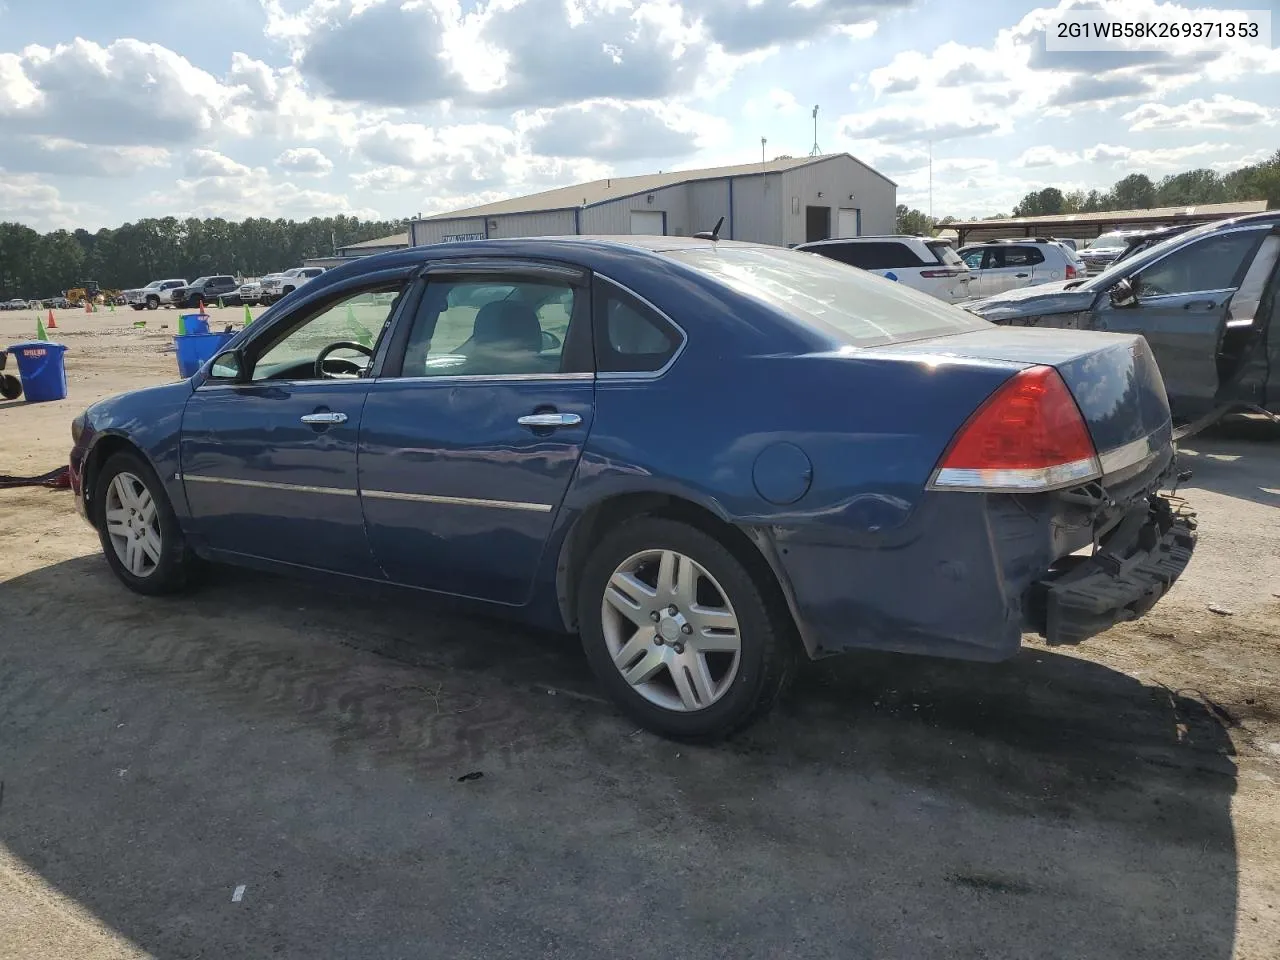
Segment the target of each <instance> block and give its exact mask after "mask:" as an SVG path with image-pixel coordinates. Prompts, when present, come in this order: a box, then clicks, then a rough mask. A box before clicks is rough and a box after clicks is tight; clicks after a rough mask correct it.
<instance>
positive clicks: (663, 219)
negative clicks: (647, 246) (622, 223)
mask: <svg viewBox="0 0 1280 960" xmlns="http://www.w3.org/2000/svg"><path fill="white" fill-rule="evenodd" d="M631 232H632V233H638V234H641V235H643V236H648V237H662V236H666V233H667V215H666V214H665V213H663V212H662V211H661V210H632V211H631Z"/></svg>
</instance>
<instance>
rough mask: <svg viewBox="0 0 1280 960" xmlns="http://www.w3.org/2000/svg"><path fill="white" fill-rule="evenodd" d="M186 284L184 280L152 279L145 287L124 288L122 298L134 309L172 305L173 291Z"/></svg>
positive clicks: (155, 308) (154, 308) (153, 308)
mask: <svg viewBox="0 0 1280 960" xmlns="http://www.w3.org/2000/svg"><path fill="white" fill-rule="evenodd" d="M186 285H187V281H185V280H177V279H174V280H152V281H151V282H150V283H148V284H147V285H146V286H145V287H139V288H138V289H136V290H125V291H123V293H124V299H125V302H126V303H127V304H129V306H131V307H133V309H135V310H157V309H159V308H160V307H162V306H165V307H168V306H172V305H173V292H174V291H175V290H178V289H180V288H182V287H185V286H186Z"/></svg>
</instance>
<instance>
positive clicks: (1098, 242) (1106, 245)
mask: <svg viewBox="0 0 1280 960" xmlns="http://www.w3.org/2000/svg"><path fill="white" fill-rule="evenodd" d="M1125 238H1126V234H1123V233H1120V232H1118V231H1112V232H1111V233H1104V234H1103V235H1102V236H1100V237H1094V238H1093V239H1092V240H1090V241H1089V242H1088V243H1087V244H1085V249H1086V250H1118V249H1124V246H1125V243H1126V242H1127V241H1126V239H1125Z"/></svg>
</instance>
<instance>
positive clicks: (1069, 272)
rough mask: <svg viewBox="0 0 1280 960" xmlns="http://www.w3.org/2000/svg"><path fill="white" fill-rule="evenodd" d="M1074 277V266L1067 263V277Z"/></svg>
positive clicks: (1070, 278) (1072, 278) (1069, 278)
mask: <svg viewBox="0 0 1280 960" xmlns="http://www.w3.org/2000/svg"><path fill="white" fill-rule="evenodd" d="M1075 278H1076V268H1075V267H1073V266H1072V265H1071V264H1069V263H1068V264H1067V279H1068V280H1074V279H1075Z"/></svg>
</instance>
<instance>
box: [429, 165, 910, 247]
mask: <svg viewBox="0 0 1280 960" xmlns="http://www.w3.org/2000/svg"><path fill="white" fill-rule="evenodd" d="M897 190H898V187H897V184H895V183H894V182H893V181H892V180H890V179H889V178H888V177H886V176H884V175H883V174H881V173H877V172H876V171H875V170H873V169H871V168H870V167H869V166H867V165H866V164H865V163H863V162H862V161H860V160H858V159H856V158H854V157H853V156H851V155H850V154H847V153H835V154H827V155H825V156H818V157H795V158H782V159H778V160H772V161H769V162H767V163H749V164H742V165H740V166H734V167H713V168H710V169H707V170H679V171H673V172H670V173H656V174H646V175H643V176H638V177H615V178H612V179H609V180H595V181H593V182H591V183H582V184H578V185H576V186H572V187H559V188H557V189H555V190H548V191H546V192H544V193H535V194H533V195H532V196H527V197H517V198H515V199H512V200H500V201H498V202H496V203H487V204H484V205H483V206H479V207H471V208H470V209H467V210H458V211H456V212H453V213H443V214H437V215H436V216H433V217H427V218H425V219H423V220H416V221H414V222H413V223H411V224H410V225H409V240H410V244H411V245H412V246H421V245H422V244H426V243H442V242H448V241H452V240H485V239H493V238H499V237H554V236H573V235H578V234H585V235H595V236H600V235H618V234H648V235H657V236H674V237H685V236H691V235H692V234H694V233H697V232H699V231H701V230H710V229H712V228H713V227H714V226H715V225H716V221H717V220H719V219H720V217H724V218H725V221H724V226H722V227H721V229H720V236H721V237H723V238H725V239H727V240H752V241H755V242H757V243H771V244H776V245H779V246H794V245H795V244H797V243H804V242H806V241H809V240H827V239H830V238H833V237H856V236H864V235H870V234H885V233H893V231H894V220H895V209H896V207H897Z"/></svg>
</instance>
